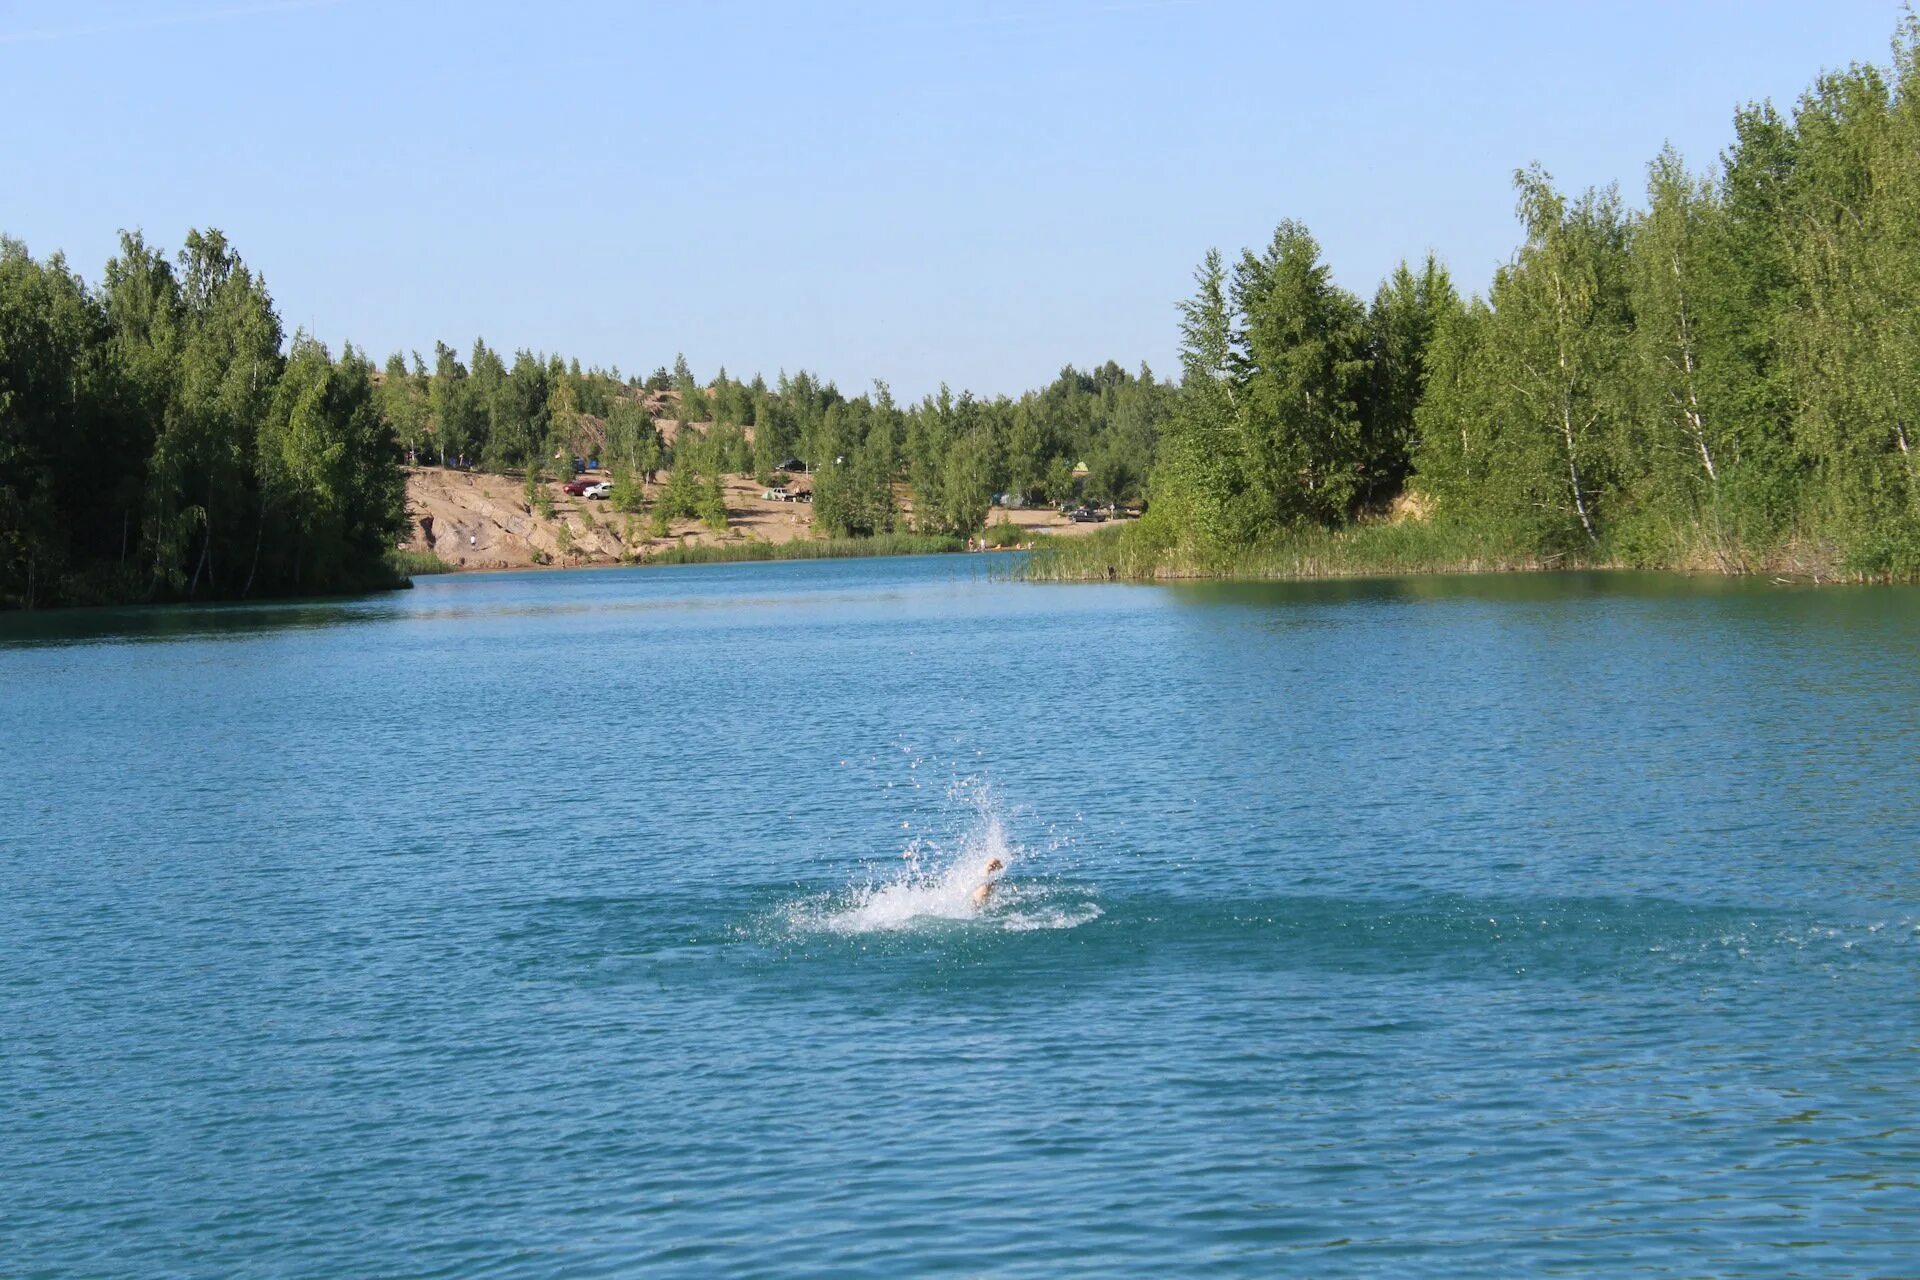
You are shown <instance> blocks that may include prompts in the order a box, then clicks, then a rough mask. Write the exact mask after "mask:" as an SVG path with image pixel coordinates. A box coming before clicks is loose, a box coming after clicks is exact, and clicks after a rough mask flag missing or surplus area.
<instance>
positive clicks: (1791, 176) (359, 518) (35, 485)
mask: <svg viewBox="0 0 1920 1280" xmlns="http://www.w3.org/2000/svg"><path fill="white" fill-rule="evenodd" d="M1514 193H1515V206H1516V212H1517V216H1518V221H1519V231H1520V244H1519V247H1518V248H1517V249H1516V250H1515V251H1514V253H1513V255H1512V256H1511V258H1510V259H1509V260H1508V261H1507V263H1506V264H1505V265H1503V266H1502V267H1501V268H1500V269H1499V270H1498V271H1497V272H1496V273H1495V275H1494V277H1493V279H1492V281H1491V282H1490V283H1489V284H1488V285H1487V287H1486V290H1485V292H1484V294H1470V295H1463V294H1462V293H1461V292H1460V289H1459V287H1458V286H1457V285H1456V283H1455V281H1454V280H1453V279H1452V277H1451V276H1450V274H1449V273H1448V271H1447V269H1446V268H1445V266H1444V265H1442V264H1441V263H1440V262H1439V261H1437V260H1435V259H1434V258H1432V257H1429V258H1427V259H1426V260H1424V261H1421V262H1418V263H1407V264H1403V265H1402V266H1401V267H1400V268H1398V269H1397V270H1396V271H1394V272H1393V273H1392V274H1391V275H1390V277H1389V278H1388V279H1387V280H1386V281H1385V282H1383V283H1382V284H1381V285H1380V286H1379V288H1378V289H1377V290H1376V291H1375V292H1374V294H1373V296H1372V297H1371V299H1370V300H1367V301H1363V300H1362V299H1361V298H1360V297H1358V296H1356V295H1354V294H1353V293H1350V292H1348V291H1347V290H1345V289H1343V288H1342V287H1340V286H1339V285H1338V284H1337V283H1336V282H1335V280H1334V276H1333V272H1332V268H1331V267H1330V265H1329V264H1328V263H1327V262H1325V261H1324V259H1323V256H1322V254H1321V250H1320V247H1319V244H1318V242H1317V241H1316V240H1315V238H1314V237H1313V235H1312V233H1311V232H1310V231H1309V229H1308V228H1306V227H1304V226H1302V225H1300V224H1298V223H1296V222H1292V221H1286V222H1282V223H1281V224H1280V225H1279V227H1278V228H1277V229H1276V230H1275V232H1274V234H1273V236H1272V238H1271V239H1270V240H1269V242H1268V243H1267V244H1265V245H1264V246H1262V247H1260V248H1258V249H1248V250H1245V251H1243V252H1242V253H1240V254H1239V256H1237V257H1235V258H1232V259H1231V260H1229V259H1228V258H1226V257H1225V256H1223V255H1222V254H1220V253H1218V252H1212V253H1209V254H1208V255H1207V256H1206V257H1205V259H1204V261H1203V262H1202V264H1201V266H1200V268H1199V270H1198V271H1197V273H1196V286H1197V287H1196V289H1195V292H1194V293H1193V295H1192V296H1191V297H1190V298H1189V299H1188V300H1187V301H1186V302H1184V303H1183V304H1181V305H1180V307H1179V326H1180V339H1181V346H1180V351H1181V357H1180V358H1181V368H1180V370H1179V373H1180V377H1179V380H1178V382H1171V381H1162V380H1159V379H1156V378H1155V376H1154V374H1153V373H1152V371H1151V370H1149V369H1147V368H1146V367H1145V366H1144V365H1143V366H1141V367H1140V368H1139V369H1138V370H1137V371H1129V370H1127V369H1125V368H1122V367H1121V366H1119V365H1117V364H1115V363H1113V362H1107V363H1105V364H1101V365H1099V366H1097V367H1095V368H1092V369H1089V370H1080V369H1077V368H1074V367H1072V366H1069V367H1067V368H1065V369H1063V370H1062V371H1061V373H1060V375H1059V376H1058V377H1057V378H1056V379H1055V380H1054V381H1053V382H1051V383H1049V384H1048V385H1047V386H1045V387H1043V388H1040V389H1038V390H1035V391H1030V392H1027V393H1025V394H1022V395H1020V396H1018V397H1008V396H996V397H990V398H988V397H977V396H974V395H972V394H970V393H961V394H958V395H956V394H954V393H952V392H950V391H949V390H947V389H946V388H944V387H943V388H942V389H941V390H940V391H939V392H938V393H937V394H934V395H930V396H926V397H924V398H922V399H921V400H919V401H917V402H912V403H906V404H902V403H898V402H896V401H895V399H894V398H893V396H892V394H891V392H890V391H889V389H888V387H887V386H886V384H884V383H876V384H875V385H874V386H873V387H872V388H871V389H869V390H865V391H861V392H859V393H858V394H855V395H851V396H849V395H846V394H843V393H842V392H841V391H840V390H839V389H838V388H836V387H835V386H834V384H833V383H832V382H830V381H827V380H825V379H823V378H821V377H819V376H817V375H814V374H811V373H807V372H805V371H801V372H796V373H793V374H791V375H789V374H786V373H784V372H783V373H781V374H779V375H778V376H777V377H776V378H775V379H774V381H772V382H771V383H769V382H768V381H766V380H765V379H764V378H762V377H760V376H755V377H753V378H751V379H750V380H745V381H742V380H739V379H737V378H734V377H732V376H730V375H729V374H728V373H727V372H726V370H724V369H721V370H719V371H718V372H717V373H716V374H714V375H713V376H712V377H711V378H705V379H702V378H697V377H696V376H695V375H694V373H693V371H692V370H691V369H690V368H689V367H688V364H687V362H686V360H685V359H684V358H676V360H675V361H674V363H673V365H672V367H671V368H668V367H666V366H664V365H663V366H661V367H659V368H657V369H656V370H655V371H654V372H653V373H652V374H650V375H647V376H646V377H638V376H632V377H625V376H622V375H621V373H620V372H619V371H618V370H617V369H599V368H587V369H583V368H582V367H581V365H580V363H579V361H578V360H567V359H563V358H561V357H559V356H554V355H542V354H538V353H535V352H532V351H528V350H519V351H516V352H515V353H514V355H513V357H512V359H511V361H509V360H508V359H507V358H505V357H504V356H502V355H501V354H500V353H499V352H497V351H495V350H494V349H493V348H491V347H489V346H488V345H487V343H486V342H485V341H476V342H475V343H474V344H473V346H472V347H471V348H470V349H469V350H468V352H467V353H466V355H465V357H464V358H463V357H462V355H461V353H460V352H459V351H458V350H456V349H454V348H452V347H449V346H447V345H445V344H444V343H440V344H436V345H435V348H434V351H433V354H432V358H431V361H430V362H429V361H428V360H427V359H425V358H423V357H422V355H421V354H419V353H418V352H414V353H408V354H401V353H396V354H394V355H392V356H390V357H389V358H388V359H387V360H386V361H385V362H384V365H383V367H380V368H375V367H374V365H373V364H372V363H371V362H370V361H369V359H368V358H367V356H366V355H365V354H364V353H363V352H361V351H359V350H357V349H356V348H354V347H352V346H351V345H347V346H345V347H343V348H342V349H341V351H340V352H339V354H338V355H337V356H336V355H335V354H334V353H332V352H330V351H329V350H328V349H327V348H326V347H325V346H323V345H322V344H320V343H319V342H318V341H316V340H315V339H314V338H313V337H311V336H310V335H307V334H305V333H296V334H294V335H293V336H292V337H291V338H290V339H289V338H287V336H286V335H285V332H284V327H283V325H282V323H281V320H280V317H279V315H278V313H277V312H276V310H275V306H274V302H273V299H272V297H271V295H270V294H269V292H268V290H267V288H266V285H265V282H264V280H263V279H262V278H261V276H260V275H259V274H258V273H257V272H256V271H255V270H254V269H252V268H251V267H249V266H248V265H247V264H246V263H244V262H243V261H242V260H241V259H240V257H239V255H238V254H237V253H236V252H235V250H234V249H233V247H232V246H231V245H230V244H228V242H227V240H226V239H225V237H224V236H223V235H221V233H220V232H218V231H211V230H210V231H194V232H191V233H189V234H188V236H187V237H186V241H185V247H184V248H183V249H182V250H181V251H180V252H179V253H178V254H177V255H175V256H173V257H171V258H170V257H168V256H167V255H166V254H165V253H163V252H162V251H161V250H159V249H157V248H155V247H154V246H152V245H150V244H148V243H147V241H146V240H145V239H144V238H143V237H142V236H141V235H140V234H138V233H127V234H123V236H122V239H121V244H120V252H119V253H118V254H117V255H116V256H115V257H114V258H112V259H111V260H110V261H109V262H108V263H107V265H106V268H105V271H104V272H103V274H102V276H101V278H100V281H99V283H98V284H97V285H89V284H88V283H87V282H86V281H84V280H83V279H81V278H80V277H79V276H78V275H77V274H76V273H74V272H73V271H72V270H71V269H70V268H69V266H68V265H67V263H66V261H65V260H64V258H62V257H61V256H60V255H58V254H55V255H53V256H52V257H49V258H47V259H45V260H36V259H35V258H33V257H32V256H31V255H30V253H29V252H28V250H27V248H26V246H24V245H22V244H21V243H19V242H18V241H15V240H11V239H4V238H0V604H4V605H11V606H21V605H25V606H27V607H33V606H35V605H40V604H55V603H85V602H109V601H140V600H178V599H244V598H248V597H255V596H263V595H272V594H289V593H311V592H323V591H339V590H352V589H360V588H365V587H371V586H378V585H385V584H391V583H393V582H395V581H397V580H399V576H400V574H399V566H398V565H397V564H396V562H395V560H394V558H393V550H394V548H395V546H396V543H397V542H398V541H400V540H401V539H402V537H403V534H404V531H405V528H406V521H407V516H406V511H405V485H404V475H403V472H402V471H401V464H402V463H404V462H413V463H417V464H422V465H452V466H458V467H464V468H476V469H484V470H490V471H496V472H502V473H508V474H513V475H516V476H522V477H524V479H525V483H526V486H527V495H528V501H529V504H532V503H535V502H539V501H543V500H546V499H543V497H542V495H543V494H544V493H545V492H546V489H545V482H546V481H547V480H550V479H556V478H561V477H563V476H565V475H568V474H570V473H571V471H572V469H573V467H574V466H575V465H576V463H577V462H581V461H588V460H591V461H594V462H598V463H599V464H601V465H603V466H604V467H605V468H606V469H607V471H608V472H609V474H610V475H611V476H612V478H613V481H614V499H615V504H616V505H617V506H620V507H624V508H625V509H626V510H628V511H630V512H648V513H651V514H652V515H653V517H654V519H655V521H656V524H664V522H665V521H666V520H668V519H672V518H699V519H704V520H707V521H708V522H709V523H718V524H721V525H724V522H725V519H726V512H725V505H724V500H723V498H722V496H721V493H720V486H719V483H718V481H719V478H720V477H721V476H722V475H727V474H739V475H754V476H758V477H759V478H760V479H761V480H762V482H763V483H767V484H778V483H783V482H784V477H785V476H786V474H787V473H788V472H789V471H790V470H792V469H794V468H795V467H796V466H798V467H799V468H802V469H804V470H806V471H807V472H809V473H811V487H812V489H813V492H814V497H815V508H814V515H815V520H816V523H817V525H818V526H819V527H820V529H821V530H822V531H823V532H825V533H827V534H829V535H832V536H836V537H843V538H844V537H862V536H869V535H880V534H889V533H903V532H913V533H934V534H951V535H961V534H967V535H971V534H973V533H976V532H978V531H980V530H981V529H982V527H983V526H984V525H985V524H986V523H987V521H988V520H989V518H990V515H991V512H992V509H993V506H994V504H995V503H996V502H1004V503H1006V504H1009V505H1014V504H1021V503H1031V504H1039V503H1067V502H1094V503H1101V504H1110V505H1114V506H1122V505H1125V506H1134V507H1140V508H1144V509H1145V510H1146V514H1145V517H1144V518H1143V519H1141V520H1139V521H1137V522H1127V524H1126V525H1125V527H1122V528H1119V529H1115V530H1110V531H1108V532H1107V533H1105V534H1103V535H1101V536H1100V537H1097V538H1094V539H1091V540H1088V541H1087V542H1085V543H1082V544H1078V545H1076V546H1075V547H1073V548H1071V549H1062V550H1061V551H1060V552H1059V553H1058V554H1057V555H1056V556H1055V558H1054V560H1053V568H1054V571H1056V572H1060V573H1062V574H1064V575H1068V576H1071V575H1074V574H1079V573H1086V572H1093V571H1096V570H1098V571H1102V572H1108V573H1110V572H1112V571H1113V567H1114V566H1115V565H1116V564H1118V565H1120V566H1121V567H1122V568H1123V569H1124V571H1125V572H1127V573H1130V574H1142V575H1150V574H1156V573H1165V572H1197V573H1209V572H1212V573H1220V572H1255V573H1258V572H1288V571H1293V570H1296V569H1298V568H1299V566H1300V565H1301V564H1302V563H1304V562H1303V561H1302V560H1301V558H1300V554H1299V550H1300V548H1301V547H1303V546H1309V545H1310V546H1311V547H1312V548H1314V555H1315V557H1317V558H1316V559H1315V560H1314V563H1315V564H1320V565H1322V566H1325V565H1327V564H1332V565H1334V566H1336V567H1340V566H1344V567H1345V568H1348V569H1357V570H1364V569H1367V568H1382V567H1391V568H1394V569H1400V570H1405V569H1421V568H1458V567H1486V566H1490V565H1511V566H1533V567H1554V566H1570V565H1583V564H1584V565H1632V566H1647V567H1668V568H1699V569H1713V570H1718V571H1722V572H1751V571H1757V570H1763V569H1770V568H1778V567H1783V566H1784V567H1793V568H1801V569H1811V570H1812V572H1814V573H1815V574H1816V576H1817V575H1818V574H1820V573H1828V574H1834V575H1845V576H1853V577H1861V578H1874V577H1877V578H1888V577H1912V576H1915V575H1916V574H1920V457H1916V455H1915V452H1914V449H1915V445H1916V444H1917V443H1920V441H1916V438H1915V437H1916V434H1920V431H1917V430H1916V423H1915V408H1916V402H1917V401H1920V27H1916V23H1915V20H1914V19H1913V18H1912V17H1911V16H1909V17H1908V18H1907V19H1906V20H1905V21H1904V22H1903V23H1902V25H1901V28H1900V30H1899V32H1898V34H1897V36H1896V39H1895V41H1894V45H1893V54H1892V58H1891V61H1890V64H1889V65H1888V66H1886V67H1884V68H1883V67H1879V66H1872V65H1855V66H1852V67H1849V68H1847V69H1845V70H1841V71H1835V72H1829V73H1826V74H1823V75H1821V76H1820V77H1819V78H1818V79H1816V80H1815V81H1814V83H1813V84H1812V86H1811V87H1810V88H1809V89H1808V90H1807V91H1806V92H1805V93H1804V94H1803V95H1802V96H1801V97H1800V99H1799V100H1798V101H1797V102H1796V103H1795V104H1794V105H1793V107H1792V109H1791V110H1781V109H1778V108H1776V107H1775V106H1773V105H1772V104H1769V103H1755V104H1750V105H1748V106H1746V107H1744V108H1742V109H1740V110H1739V111H1738V112H1737V113H1736V114H1735V117H1734V121H1733V134H1732V141H1731V143H1730V145H1729V146H1728V148H1727V149H1726V151H1725V152H1724V153H1723V154H1722V155H1721V156H1720V157H1719V159H1718V162H1717V163H1716V164H1714V165H1713V166H1711V167H1710V168H1709V169H1707V170H1705V171H1696V170H1693V169H1690V168H1688V166H1687V165H1686V163H1685V162H1684V161H1683V159H1682V158H1681V157H1680V156H1678V155H1676V154H1675V153H1673V152H1672V150H1671V149H1669V150H1666V151H1663V152H1662V153H1661V154H1660V155H1659V156H1657V157H1656V158H1655V159H1654V160H1653V161H1652V163H1651V164H1650V165H1649V167H1648V170H1647V174H1646V184H1645V198H1644V203H1643V204H1641V205H1640V206H1638V207H1629V205H1628V204H1627V202H1626V201H1625V200H1624V199H1623V197H1622V196H1621V194H1620V192H1619V190H1618V189H1617V188H1615V187H1606V188H1596V189H1590V190H1586V191H1582V192H1567V191H1562V190H1561V189H1559V188H1558V187H1557V186H1556V184H1555V183H1554V181H1553V179H1552V177H1551V176H1550V175H1549V174H1548V173H1547V172H1545V171H1544V170H1543V169H1542V168H1540V167H1539V166H1538V165H1535V166H1530V167H1527V168H1523V169H1521V170H1519V171H1518V172H1517V173H1516V174H1515V177H1514ZM1410 530H1412V531H1414V532H1409V531H1410Z"/></svg>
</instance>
